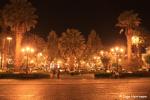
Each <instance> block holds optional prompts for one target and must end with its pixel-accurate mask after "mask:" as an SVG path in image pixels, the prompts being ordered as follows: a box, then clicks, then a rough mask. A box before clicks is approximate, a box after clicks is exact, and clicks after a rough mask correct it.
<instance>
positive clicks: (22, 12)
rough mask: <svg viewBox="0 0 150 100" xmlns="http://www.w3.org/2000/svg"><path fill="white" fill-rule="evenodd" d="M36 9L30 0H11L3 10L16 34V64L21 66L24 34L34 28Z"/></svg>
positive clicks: (5, 17)
mask: <svg viewBox="0 0 150 100" xmlns="http://www.w3.org/2000/svg"><path fill="white" fill-rule="evenodd" d="M35 11H36V9H35V8H34V7H33V6H32V4H31V3H30V2H28V0H10V3H9V4H7V5H6V6H5V7H4V9H3V11H2V17H3V19H4V23H5V24H6V25H7V26H9V27H10V28H11V30H12V31H13V32H14V33H15V36H16V48H15V66H16V70H17V69H19V66H20V51H21V42H22V38H23V34H24V33H25V32H27V31H30V30H31V28H34V27H35V25H36V23H37V21H36V19H37V15H35Z"/></svg>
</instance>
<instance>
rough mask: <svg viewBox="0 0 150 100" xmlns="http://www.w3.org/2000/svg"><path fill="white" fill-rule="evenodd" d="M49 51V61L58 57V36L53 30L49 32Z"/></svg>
mask: <svg viewBox="0 0 150 100" xmlns="http://www.w3.org/2000/svg"><path fill="white" fill-rule="evenodd" d="M47 52H48V60H49V61H53V60H54V59H55V58H56V57H58V36H57V34H56V32H55V31H51V32H50V33H49V36H48V44H47Z"/></svg>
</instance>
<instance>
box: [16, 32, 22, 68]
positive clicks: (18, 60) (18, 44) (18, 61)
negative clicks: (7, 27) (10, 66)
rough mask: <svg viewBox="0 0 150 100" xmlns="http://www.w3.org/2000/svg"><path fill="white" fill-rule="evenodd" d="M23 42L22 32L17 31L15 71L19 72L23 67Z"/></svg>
mask: <svg viewBox="0 0 150 100" xmlns="http://www.w3.org/2000/svg"><path fill="white" fill-rule="evenodd" d="M21 42H22V32H21V31H19V30H17V31H16V48H15V70H16V71H19V67H20V66H21V58H20V57H21Z"/></svg>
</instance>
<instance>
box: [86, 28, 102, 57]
mask: <svg viewBox="0 0 150 100" xmlns="http://www.w3.org/2000/svg"><path fill="white" fill-rule="evenodd" d="M101 48H102V42H101V39H100V37H99V35H98V34H97V33H96V31H95V30H92V31H91V33H90V34H89V35H88V41H87V49H89V52H90V54H94V53H96V52H97V51H99V50H100V49H101Z"/></svg>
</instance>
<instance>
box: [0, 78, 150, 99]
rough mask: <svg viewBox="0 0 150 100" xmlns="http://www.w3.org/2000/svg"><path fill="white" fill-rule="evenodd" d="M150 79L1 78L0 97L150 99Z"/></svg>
mask: <svg viewBox="0 0 150 100" xmlns="http://www.w3.org/2000/svg"><path fill="white" fill-rule="evenodd" d="M149 84H150V78H139V79H138V78H137V79H95V80H94V79H41V80H13V79H8V80H7V79H1V80H0V100H150V85H149Z"/></svg>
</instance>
